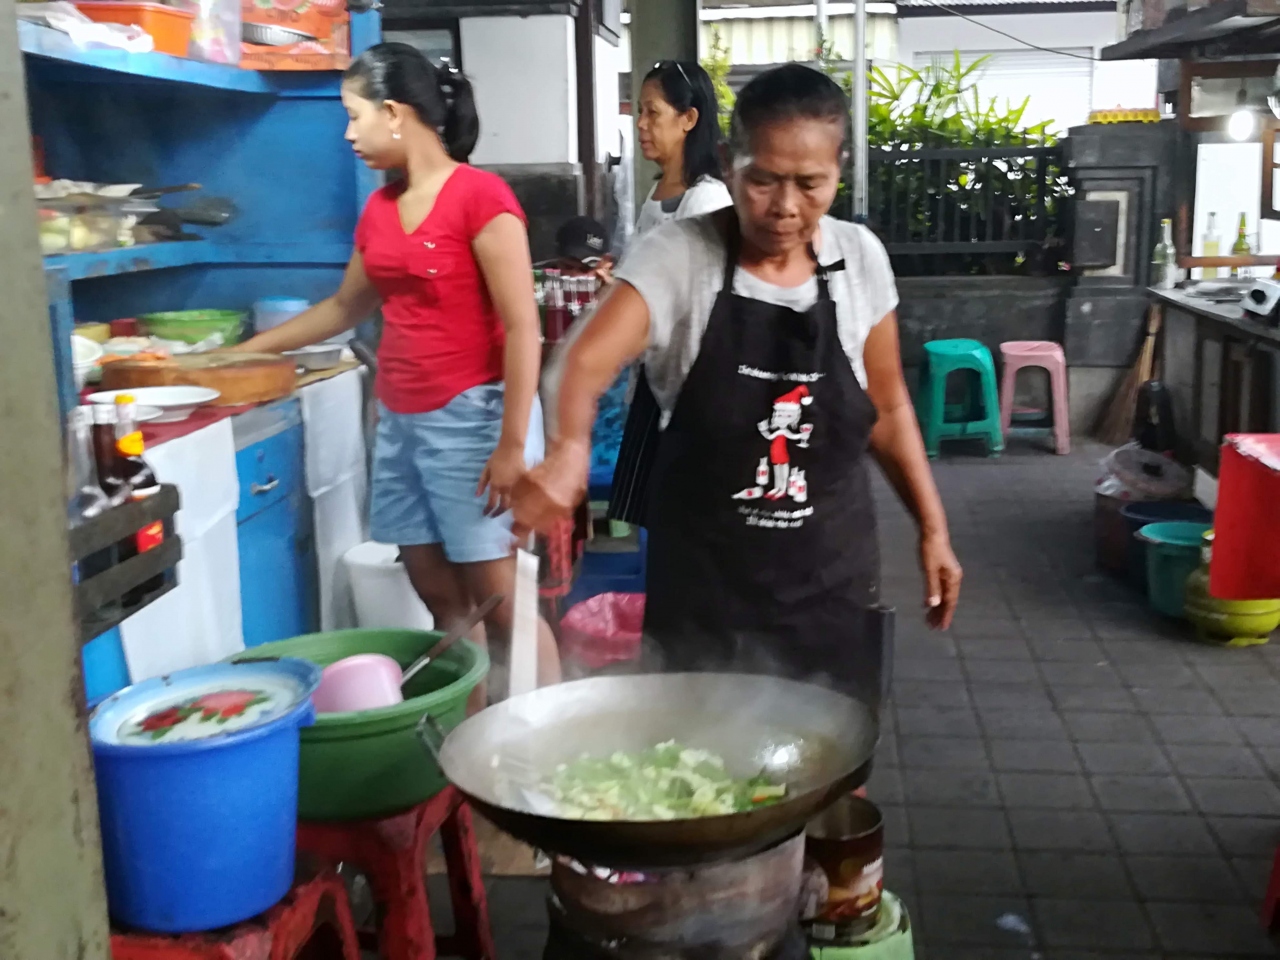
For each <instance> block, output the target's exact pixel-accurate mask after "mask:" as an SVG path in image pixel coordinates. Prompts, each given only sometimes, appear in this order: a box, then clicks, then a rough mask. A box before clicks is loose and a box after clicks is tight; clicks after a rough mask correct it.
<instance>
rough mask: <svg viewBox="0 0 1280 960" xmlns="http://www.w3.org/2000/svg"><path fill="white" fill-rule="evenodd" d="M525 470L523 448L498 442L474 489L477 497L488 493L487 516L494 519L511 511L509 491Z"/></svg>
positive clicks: (518, 445) (520, 445)
mask: <svg viewBox="0 0 1280 960" xmlns="http://www.w3.org/2000/svg"><path fill="white" fill-rule="evenodd" d="M525 469H526V467H525V463H524V446H523V445H522V444H515V443H510V442H508V441H505V440H499V441H498V447H497V449H496V450H494V451H493V456H491V457H490V458H489V462H488V463H486V464H485V465H484V472H483V473H481V474H480V485H479V486H478V487H476V496H477V497H482V496H484V493H485V491H486V490H488V491H489V503H488V505H487V506H486V507H485V513H486V514H487V515H488V516H491V517H496V516H498V514H500V513H506V512H507V511H508V510H510V509H511V491H512V490H513V489H514V488H515V485H516V482H517V481H518V480H519V479H520V478H521V477H522V476H523V475H524V472H525Z"/></svg>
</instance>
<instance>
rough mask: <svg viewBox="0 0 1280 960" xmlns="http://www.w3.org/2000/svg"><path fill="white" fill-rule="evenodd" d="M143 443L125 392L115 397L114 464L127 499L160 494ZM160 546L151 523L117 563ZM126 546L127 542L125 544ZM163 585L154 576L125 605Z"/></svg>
mask: <svg viewBox="0 0 1280 960" xmlns="http://www.w3.org/2000/svg"><path fill="white" fill-rule="evenodd" d="M145 448H146V444H145V442H144V441H143V439H142V429H141V427H139V425H138V422H137V405H136V404H135V403H134V399H133V395H132V394H128V393H122V394H118V395H117V396H116V464H117V467H116V469H117V471H118V475H119V476H120V478H121V479H122V480H123V481H124V482H125V484H126V485H127V487H128V491H129V499H130V500H134V501H138V500H146V499H147V498H148V497H154V496H155V495H156V494H157V493H159V492H160V481H159V480H158V479H156V475H155V472H154V471H153V470H152V469H151V466H150V465H149V464H148V463H147V461H145V460H143V459H142V454H143V451H144V450H145ZM162 543H164V522H163V521H161V520H153V521H152V522H151V523H149V524H147V525H146V526H145V527H143V528H142V529H141V530H139V531H138V532H137V533H136V534H134V536H133V544H132V546H133V550H132V551H131V552H129V551H128V548H127V545H126V547H125V550H123V551H122V555H121V560H125V559H127V558H128V557H127V556H125V555H124V553H125V552H128V556H135V555H136V554H139V553H146V552H147V551H148V550H154V549H155V548H156V547H158V546H160V544H162ZM126 544H127V541H126ZM162 586H164V574H157V575H156V576H154V577H152V578H151V579H150V580H147V581H146V582H144V583H142V584H139V585H138V586H136V587H134V588H133V589H132V590H130V591H129V592H128V593H127V594H125V597H124V602H125V603H126V604H132V603H136V602H138V601H139V600H141V599H142V598H143V597H144V596H145V595H147V594H148V593H151V592H153V591H155V590H158V589H160V588H161V587H162Z"/></svg>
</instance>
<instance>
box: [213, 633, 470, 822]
mask: <svg viewBox="0 0 1280 960" xmlns="http://www.w3.org/2000/svg"><path fill="white" fill-rule="evenodd" d="M441 636H443V634H439V633H426V632H423V631H419V630H338V631H334V632H333V633H313V634H309V635H308V636H304V637H295V638H294V639H292V640H281V641H279V642H277V643H266V644H263V645H262V646H259V647H252V648H250V649H248V650H246V651H245V652H244V653H241V654H239V655H237V656H236V657H234V658H233V659H235V660H258V659H262V658H264V657H301V658H302V659H304V660H310V661H311V662H312V663H316V664H319V665H320V666H322V667H327V666H328V665H329V664H331V663H333V662H335V661H337V660H341V659H342V658H343V657H350V656H354V655H355V654H357V653H383V654H386V655H387V656H389V657H391V658H392V659H394V660H396V661H397V662H398V663H399V664H400V666H401V667H402V668H403V667H407V666H409V664H411V663H413V661H414V660H416V659H417V658H418V657H420V656H422V654H424V653H426V652H427V650H428V649H430V647H431V646H432V645H433V644H434V643H435V642H436V641H437V640H439V639H440V637H441ZM488 672H489V656H488V654H486V653H485V652H484V651H483V650H481V649H480V648H479V647H477V646H475V645H474V644H472V643H470V642H469V641H462V642H460V643H456V644H454V646H453V647H452V648H451V649H450V650H448V651H446V652H445V653H444V654H443V655H441V657H440V660H439V662H436V661H432V662H431V663H430V664H428V665H427V667H426V669H424V670H423V671H422V672H421V673H419V674H418V675H417V676H416V677H414V678H413V679H412V680H411V681H410V682H409V685H408V686H407V687H406V688H405V696H406V699H405V701H404V703H398V704H396V705H395V706H391V707H380V708H379V709H377V710H363V711H360V712H358V713H322V714H319V715H317V717H316V722H315V724H314V725H313V726H310V727H304V728H303V730H302V761H301V770H300V771H299V779H298V817H299V819H301V820H319V821H326V820H366V819H372V818H377V817H385V816H389V815H391V814H393V813H400V812H401V811H403V810H407V809H409V808H410V807H412V806H415V805H416V804H419V803H422V802H423V801H424V800H428V799H430V798H431V797H434V796H435V795H436V794H437V793H439V792H440V791H441V790H443V789H444V788H445V785H446V780H445V778H444V774H443V773H441V772H440V768H439V766H437V765H436V762H435V761H434V760H432V759H431V757H430V756H428V755H427V753H426V751H425V750H424V749H423V747H422V744H421V743H420V742H419V741H418V737H417V732H416V727H417V724H418V721H419V720H421V719H422V717H423V715H424V714H430V715H431V716H432V717H434V718H435V720H436V722H437V723H438V724H440V726H441V727H442V728H444V729H445V730H452V729H453V728H454V727H456V726H457V725H458V724H459V723H461V722H462V721H463V720H464V719H466V712H467V697H468V696H469V695H470V694H471V691H472V690H474V689H475V688H476V686H477V685H478V684H479V683H480V681H481V680H483V679H484V677H485V674H487V673H488Z"/></svg>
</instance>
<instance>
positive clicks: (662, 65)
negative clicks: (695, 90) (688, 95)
mask: <svg viewBox="0 0 1280 960" xmlns="http://www.w3.org/2000/svg"><path fill="white" fill-rule="evenodd" d="M667 67H675V68H676V69H677V70H679V71H680V76H682V77H684V82H685V83H687V84H688V85H689V86H690V87H692V86H693V81H692V80H690V79H689V75H688V74H687V73H685V72H684V65H683V64H681V63H680V61H679V60H659V61H658V62H657V63H655V64H654V65H653V69H655V70H665V69H666V68H667Z"/></svg>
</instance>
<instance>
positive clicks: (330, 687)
mask: <svg viewBox="0 0 1280 960" xmlns="http://www.w3.org/2000/svg"><path fill="white" fill-rule="evenodd" d="M400 676H401V674H400V664H398V663H396V661H394V660H392V659H391V658H390V657H388V656H386V655H384V654H381V653H360V654H357V655H356V656H354V657H345V658H343V659H342V660H339V661H337V662H336V663H331V664H329V666H327V667H325V668H324V672H323V673H322V674H321V675H320V686H319V687H317V688H316V692H315V693H313V694H312V695H311V702H312V703H313V704H315V708H316V712H317V713H350V712H353V711H356V710H373V709H376V708H377V707H390V706H393V705H395V704H397V703H403V702H404V695H403V694H402V693H401V692H400Z"/></svg>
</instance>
